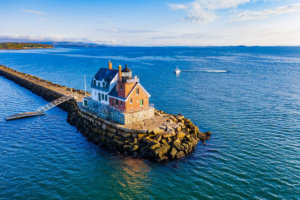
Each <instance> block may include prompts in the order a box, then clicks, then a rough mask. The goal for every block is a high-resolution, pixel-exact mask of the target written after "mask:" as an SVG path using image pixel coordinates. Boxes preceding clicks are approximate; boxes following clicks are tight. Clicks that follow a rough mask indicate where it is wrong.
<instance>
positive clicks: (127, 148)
mask: <svg viewBox="0 0 300 200" xmlns="http://www.w3.org/2000/svg"><path fill="white" fill-rule="evenodd" d="M123 147H124V149H126V150H130V149H131V147H132V146H131V145H128V144H127V145H124V146H123Z"/></svg>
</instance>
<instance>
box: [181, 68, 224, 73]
mask: <svg viewBox="0 0 300 200" xmlns="http://www.w3.org/2000/svg"><path fill="white" fill-rule="evenodd" d="M182 71H183V72H206V73H227V72H228V71H227V70H224V69H196V70H182Z"/></svg>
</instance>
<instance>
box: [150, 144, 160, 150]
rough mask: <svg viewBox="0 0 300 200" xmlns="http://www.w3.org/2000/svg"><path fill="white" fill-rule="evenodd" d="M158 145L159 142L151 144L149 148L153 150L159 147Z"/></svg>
mask: <svg viewBox="0 0 300 200" xmlns="http://www.w3.org/2000/svg"><path fill="white" fill-rule="evenodd" d="M160 146H161V144H160V143H157V144H154V145H152V146H151V147H150V149H152V150H155V149H157V148H159V147H160Z"/></svg>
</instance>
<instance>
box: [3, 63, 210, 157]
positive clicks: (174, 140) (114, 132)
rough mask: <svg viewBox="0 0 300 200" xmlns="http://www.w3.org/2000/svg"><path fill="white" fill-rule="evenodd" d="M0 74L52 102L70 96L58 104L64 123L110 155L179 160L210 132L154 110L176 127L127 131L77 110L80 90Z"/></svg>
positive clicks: (7, 71)
mask: <svg viewBox="0 0 300 200" xmlns="http://www.w3.org/2000/svg"><path fill="white" fill-rule="evenodd" d="M0 75H2V76H4V77H6V78H7V79H10V80H12V81H14V82H16V83H17V84H19V85H21V86H23V87H25V88H27V89H29V90H30V91H32V92H34V93H35V94H37V95H39V96H41V97H43V98H44V99H46V100H48V101H52V100H54V99H57V98H59V97H61V96H74V98H73V99H71V100H69V101H67V102H65V103H63V104H60V105H59V107H60V108H62V109H63V110H65V111H66V112H67V113H68V119H67V121H68V122H69V123H70V124H72V125H74V126H75V127H76V128H77V129H78V130H79V131H80V132H81V133H82V134H83V135H84V136H85V137H87V138H88V139H89V140H91V141H93V142H94V143H95V144H97V145H99V146H102V147H104V148H106V149H108V150H110V151H113V152H120V153H123V154H125V155H130V156H133V157H135V158H136V157H142V158H147V159H150V160H155V161H166V160H172V159H180V158H183V157H184V156H186V155H188V154H189V153H191V152H192V151H193V150H194V149H195V148H196V146H197V144H198V142H199V141H200V142H202V143H205V140H208V139H209V137H210V135H211V132H206V133H204V132H201V131H200V130H199V128H198V127H197V126H196V125H194V124H193V123H192V122H191V120H190V119H187V118H185V117H184V116H182V115H180V114H178V115H172V114H167V113H165V112H163V111H158V110H155V116H156V117H160V118H162V119H164V120H165V121H166V122H171V123H172V124H173V125H174V124H175V125H176V126H172V127H169V126H168V124H167V125H166V124H161V125H158V126H157V127H156V129H151V130H147V129H143V127H142V128H135V127H133V126H132V125H131V126H130V128H128V127H127V126H124V125H120V124H117V123H113V122H111V121H107V120H104V119H102V118H100V117H98V116H96V115H94V114H92V113H90V112H87V111H85V110H84V109H82V108H81V107H80V104H81V101H82V98H83V96H84V95H85V93H84V91H82V90H76V89H74V88H69V87H65V86H61V85H58V84H55V83H52V82H50V81H46V80H42V79H40V78H38V77H35V76H33V75H29V74H25V73H22V72H18V71H16V70H13V69H11V68H8V67H6V66H3V65H0ZM87 95H89V94H87Z"/></svg>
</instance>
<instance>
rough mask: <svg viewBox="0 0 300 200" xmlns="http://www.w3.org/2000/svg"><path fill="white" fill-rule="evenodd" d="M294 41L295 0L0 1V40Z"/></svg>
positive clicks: (298, 42) (297, 35)
mask: <svg viewBox="0 0 300 200" xmlns="http://www.w3.org/2000/svg"><path fill="white" fill-rule="evenodd" d="M10 39H11V40H12V39H14V40H17V39H28V40H34V41H72V42H92V43H98V44H109V45H129V46H230V45H248V46H255V45H261V46H293V45H294V46H300V0H298V1H295V0H0V41H1V40H2V41H7V40H10Z"/></svg>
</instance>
